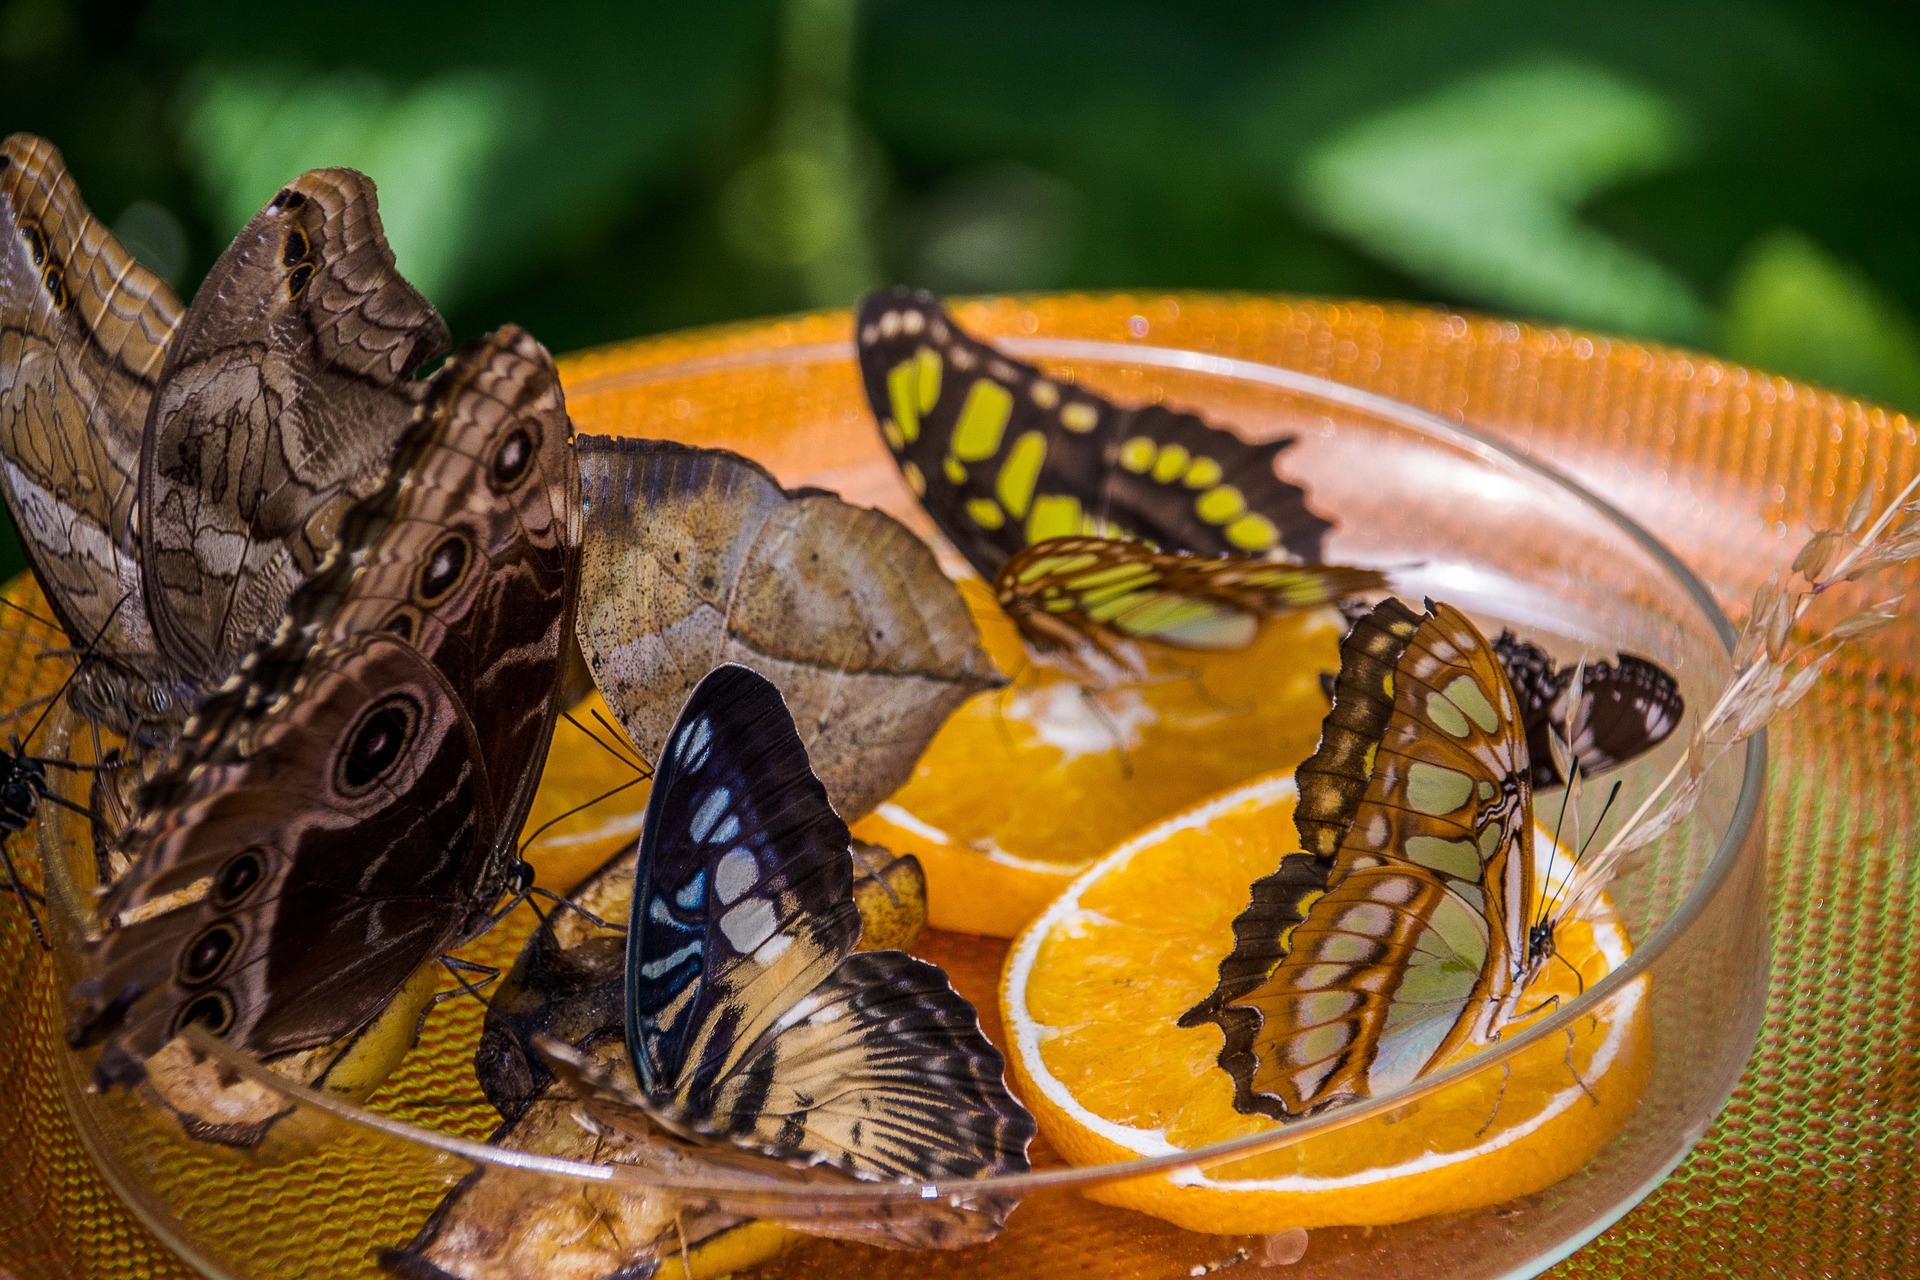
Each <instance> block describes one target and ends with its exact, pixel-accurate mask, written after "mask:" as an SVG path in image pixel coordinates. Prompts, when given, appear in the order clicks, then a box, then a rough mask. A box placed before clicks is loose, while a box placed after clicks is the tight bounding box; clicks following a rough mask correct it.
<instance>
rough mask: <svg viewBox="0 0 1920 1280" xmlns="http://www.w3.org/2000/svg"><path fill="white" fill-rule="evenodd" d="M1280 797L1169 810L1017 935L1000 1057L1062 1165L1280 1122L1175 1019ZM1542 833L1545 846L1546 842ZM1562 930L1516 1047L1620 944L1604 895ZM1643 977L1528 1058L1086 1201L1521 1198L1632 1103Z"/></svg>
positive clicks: (1258, 1216) (1249, 789) (1285, 1216)
mask: <svg viewBox="0 0 1920 1280" xmlns="http://www.w3.org/2000/svg"><path fill="white" fill-rule="evenodd" d="M1293 801H1294V789H1293V779H1292V777H1291V775H1288V774H1276V775H1270V776H1268V777H1266V778H1262V779H1258V780H1256V781H1254V782H1251V783H1248V784H1246V785H1245V786H1242V787H1240V788H1237V789H1235V790H1233V791H1231V792H1228V793H1227V794H1225V795H1223V796H1220V797H1218V798H1217V799H1214V800H1212V801H1209V802H1207V803H1205V804H1202V805H1200V806H1198V807H1196V808H1194V809H1192V810H1189V811H1188V812H1186V813H1184V814H1182V815H1180V816H1178V817H1176V818H1173V819H1170V820H1168V821H1167V822H1165V823H1163V824H1162V825H1160V826H1159V827H1156V828H1155V829H1154V830H1152V831H1149V832H1146V833H1144V834H1142V835H1140V836H1139V837H1137V838H1136V839H1134V840H1132V841H1130V842H1128V843H1127V844H1126V845H1124V846H1122V847H1121V848H1119V849H1117V850H1115V851H1114V852H1113V853H1111V854H1110V855H1108V856H1107V857H1105V858H1102V859H1101V860H1100V861H1099V862H1098V863H1096V864H1095V865H1094V866H1092V867H1090V868H1089V869H1088V870H1087V871H1086V872H1085V873H1083V874H1082V875H1081V876H1080V877H1079V878H1078V879H1077V880H1075V881H1074V882H1073V884H1072V885H1071V886H1070V887H1069V888H1068V889H1067V891H1066V892H1065V893H1064V894H1062V895H1061V896H1060V897H1059V898H1058V899H1057V900H1056V901H1055V902H1053V903H1052V904H1051V905H1050V906H1049V907H1048V908H1047V909H1046V910H1045V911H1044V912H1043V913H1042V914H1041V915H1040V916H1039V917H1037V918H1036V919H1035V920H1034V921H1033V923H1032V924H1031V925H1030V926H1029V927H1028V928H1027V930H1026V931H1025V932H1024V933H1023V934H1022V935H1021V936H1020V938H1019V939H1018V940H1017V941H1016V942H1015V943H1014V945H1013V948H1012V950H1011V951H1010V952H1009V953H1008V957H1007V967H1006V971H1005V973H1004V975H1003V978H1002V983H1001V993H1000V994H1001V1008H1002V1012H1003V1015H1004V1017H1005V1020H1006V1026H1007V1032H1008V1038H1009V1039H1010V1041H1011V1045H1010V1053H1009V1063H1010V1067H1011V1070H1012V1075H1013V1079H1014V1082H1015V1085H1016V1087H1017V1088H1018V1090H1019V1092H1020V1095H1021V1097H1022V1099H1023V1100H1025V1101H1026V1103H1027V1104H1028V1106H1029V1107H1031V1108H1032V1110H1033V1112H1034V1115H1035V1117H1036V1118H1037V1119H1038V1120H1039V1122H1040V1128H1041V1132H1042V1133H1043V1134H1045V1136H1046V1138H1047V1139H1048V1141H1050V1142H1051V1143H1052V1144H1053V1146H1054V1147H1055V1148H1056V1149H1057V1150H1059V1151H1060V1153H1061V1154H1062V1155H1063V1156H1065V1157H1066V1158H1067V1159H1068V1160H1070V1161H1072V1162H1073V1163H1075V1164H1103V1163H1109V1162H1114V1161H1122V1160H1132V1159H1138V1158H1140V1157H1143V1156H1157V1155H1163V1154H1169V1153H1173V1152H1176V1151H1182V1150H1192V1149H1194V1148H1197V1147H1202V1146H1206V1145H1209V1144H1211V1143H1216V1142H1221V1141H1224V1140H1226V1139H1229V1138H1237V1137H1240V1136H1242V1135H1245V1134H1252V1133H1259V1132H1264V1131H1268V1130H1270V1129H1272V1128H1273V1127H1274V1122H1273V1121H1271V1120H1268V1119H1266V1118H1265V1117H1262V1116H1249V1115H1243V1114H1241V1113H1240V1112H1238V1111H1236V1110H1234V1107H1233V1087H1232V1082H1231V1080H1230V1079H1229V1077H1228V1075H1227V1073H1226V1072H1225V1071H1224V1070H1222V1069H1221V1068H1220V1067H1219V1066H1218V1064H1217V1061H1216V1059H1217V1056H1218V1054H1219V1051H1220V1044H1221V1040H1220V1032H1219V1030H1218V1029H1217V1028H1215V1027H1213V1026H1212V1025H1204V1026H1201V1027H1196V1028H1190V1029H1183V1028H1181V1027H1179V1026H1178V1025H1176V1024H1177V1021H1178V1019H1179V1018H1180V1016H1181V1014H1183V1013H1184V1012H1185V1011H1186V1010H1187V1009H1189V1008H1191V1007H1192V1006H1193V1005H1194V1004H1195V1003H1197V1002H1198V1001H1199V1000H1200V999H1201V998H1202V997H1203V996H1205V995H1206V994H1207V993H1208V992H1210V991H1212V990H1213V987H1214V984H1215V981H1216V979H1217V976H1218V968H1219V964H1220V961H1221V959H1222V958H1223V957H1224V956H1225V955H1226V953H1227V952H1228V951H1229V950H1230V949H1231V947H1232V944H1233V927H1232V926H1233V919H1234V917H1235V916H1236V915H1238V914H1239V912H1240V911H1241V910H1242V908H1244V907H1245V905H1246V902H1247V897H1248V889H1249V886H1250V885H1251V884H1252V883H1253V881H1254V880H1256V879H1258V878H1259V877H1260V876H1262V875H1265V874H1266V873H1268V872H1269V871H1271V870H1272V869H1273V868H1274V867H1275V866H1277V865H1278V864H1279V861H1280V859H1281V858H1282V857H1283V856H1284V855H1285V854H1286V853H1288V852H1289V851H1291V850H1292V849H1293V848H1294V847H1295V839H1294V826H1293ZM1538 843H1539V845H1540V846H1541V848H1542V849H1545V848H1547V847H1549V843H1548V840H1547V837H1546V836H1545V835H1544V834H1542V835H1541V836H1540V837H1539V841H1538ZM1565 861H1566V860H1565V859H1564V858H1562V859H1561V860H1560V862H1561V863H1562V864H1564V863H1565ZM1555 939H1556V946H1557V951H1558V955H1559V957H1560V960H1564V961H1565V962H1566V963H1564V964H1563V963H1560V960H1555V961H1552V962H1550V963H1549V964H1548V965H1547V966H1546V968H1545V971H1544V972H1543V973H1542V974H1541V975H1540V977H1539V978H1537V979H1536V980H1535V982H1534V983H1533V984H1532V986H1530V987H1529V989H1528V991H1527V993H1526V997H1525V999H1524V1000H1523V1001H1522V1002H1521V1004H1520V1008H1521V1010H1522V1011H1523V1013H1524V1014H1525V1015H1526V1016H1525V1017H1524V1018H1522V1019H1520V1020H1517V1021H1516V1022H1515V1023H1514V1024H1512V1026H1511V1027H1510V1028H1509V1029H1508V1030H1507V1032H1506V1035H1507V1036H1509V1037H1511V1036H1513V1035H1515V1034H1517V1033H1518V1031H1519V1030H1520V1029H1522V1028H1523V1027H1524V1026H1526V1025H1528V1024H1529V1023H1530V1022H1531V1021H1532V1020H1535V1019H1538V1018H1542V1017H1545V1016H1548V1014H1549V1012H1550V1011H1551V1010H1552V1009H1553V1008H1556V1007H1557V1004H1556V998H1557V1001H1558V1002H1560V1003H1564V1002H1567V1001H1570V1000H1572V999H1573V998H1574V997H1575V996H1576V995H1577V994H1578V993H1579V991H1580V990H1582V989H1583V984H1584V986H1585V987H1591V986H1592V985H1593V983H1594V982H1596V981H1597V980H1598V979H1599V978H1601V977H1602V976H1604V975H1605V974H1606V973H1607V972H1609V971H1610V970H1611V969H1613V968H1614V967H1616V966H1618V965H1619V964H1620V963H1621V962H1622V961H1623V960H1625V958H1626V956H1627V954H1628V952H1629V950H1630V947H1629V943H1628V940H1627V935H1626V932H1625V930H1624V929H1623V928H1622V926H1621V924H1620V922H1619V920H1618V918H1617V917H1616V915H1615V913H1614V911H1613V908H1612V905H1611V904H1610V903H1608V902H1606V901H1604V900H1603V901H1602V902H1600V903H1599V904H1598V905H1597V906H1596V907H1595V908H1594V909H1593V910H1592V911H1590V912H1589V913H1588V914H1587V915H1586V917H1585V918H1583V919H1580V920H1573V921H1568V922H1566V923H1563V924H1561V925H1560V926H1559V927H1558V928H1557V930H1556V932H1555ZM1576 975H1577V976H1576ZM1645 985H1646V984H1645V979H1641V980H1640V981H1639V982H1636V983H1632V984H1629V985H1628V986H1627V987H1626V988H1625V989H1624V991H1623V992H1622V993H1620V994H1619V995H1617V996H1616V997H1614V998H1612V999H1610V1000H1609V1001H1608V1002H1607V1005H1606V1007H1605V1008H1603V1009H1601V1010H1599V1011H1598V1012H1597V1013H1596V1014H1595V1015H1594V1016H1593V1017H1590V1018H1583V1019H1581V1020H1580V1021H1579V1022H1577V1023H1576V1024H1575V1026H1574V1027H1573V1029H1572V1032H1571V1034H1570V1035H1563V1036H1549V1037H1546V1038H1545V1039H1543V1040H1542V1041H1541V1042H1540V1043H1538V1044H1536V1045H1533V1046H1530V1047H1529V1048H1528V1049H1526V1050H1523V1051H1522V1052H1521V1053H1520V1054H1518V1055H1517V1056H1516V1057H1514V1058H1513V1059H1511V1060H1510V1064H1509V1065H1510V1068H1511V1069H1510V1071H1502V1070H1500V1069H1499V1068H1491V1069H1489V1070H1487V1071H1483V1072H1479V1073H1476V1074H1475V1075H1473V1076H1470V1077H1469V1078H1467V1079H1465V1080H1463V1081H1461V1082H1459V1083H1457V1084H1455V1085H1453V1086H1449V1087H1447V1088H1445V1089H1443V1090H1441V1091H1439V1092H1437V1093H1434V1094H1430V1095H1428V1096H1426V1097H1424V1098H1420V1099H1417V1100H1415V1101H1413V1102H1410V1103H1408V1104H1407V1105H1405V1106H1403V1107H1400V1108H1398V1109H1396V1110H1394V1111H1393V1112H1391V1113H1389V1114H1387V1115H1384V1116H1377V1117H1371V1118H1369V1119H1366V1120H1362V1121H1358V1122H1356V1123H1353V1124H1350V1125H1348V1126H1346V1127H1343V1128H1338V1129H1334V1130H1331V1131H1328V1132H1324V1133H1320V1134H1316V1135H1314V1136H1311V1137H1308V1138H1305V1139H1303V1140H1301V1141H1299V1142H1296V1143H1294V1144H1292V1145H1290V1146H1285V1147H1281V1148H1279V1149H1278V1150H1274V1151H1269V1152H1265V1153H1262V1154H1260V1155H1257V1156H1251V1157H1244V1158H1241V1159H1239V1160H1237V1161H1234V1162H1233V1163H1230V1164H1219V1165H1215V1166H1213V1167H1211V1168H1209V1169H1206V1170H1203V1171H1197V1172H1195V1171H1189V1172H1181V1173H1175V1174H1172V1175H1158V1176H1150V1177H1142V1178H1135V1179H1130V1180H1128V1181H1125V1182H1119V1183H1111V1184H1106V1185H1102V1186H1098V1187H1094V1188H1091V1189H1089V1190H1088V1191H1087V1192H1086V1194H1087V1195H1088V1196H1090V1197H1092V1198H1094V1199H1096V1200H1100V1201H1104V1202H1106V1203H1109V1204H1115V1205H1119V1206H1121V1207H1124V1208H1131V1209H1138V1210H1140V1211H1142V1212H1145V1213H1150V1214H1154V1215H1155V1216H1157V1217H1161V1218H1165V1219H1167V1220H1168V1221H1171V1222H1174V1223H1176V1224H1178V1225H1180V1226H1183V1227H1186V1228H1188V1229H1189V1230H1194V1231H1208V1232H1220V1233H1234V1234H1238V1233H1248V1234H1264V1233H1271V1232H1277V1231H1283V1230H1287V1229H1289V1228H1293V1227H1306V1228H1314V1227H1323V1226H1377V1225H1384V1224H1388V1223H1395V1222H1405V1221H1409V1220H1411V1219H1414V1218H1421V1217H1426V1216H1428V1215H1430V1214H1437V1213H1449V1212H1457V1211H1460V1210H1465V1209H1472V1208H1478V1207H1481V1206H1485V1205H1490V1204H1498V1203H1501V1202H1503V1201H1506V1200H1511V1199H1513V1198H1515V1197H1517V1196H1522V1195H1529V1194H1532V1193H1533V1192H1536V1191H1539V1190H1542V1189H1544V1188H1545V1187H1548V1186H1551V1185H1552V1184H1553V1183H1555V1182H1557V1181H1559V1180H1560V1179H1562V1178H1564V1177H1566V1176H1567V1175H1569V1174H1571V1173H1573V1172H1574V1171H1575V1170H1576V1169H1578V1168H1579V1167H1580V1166H1581V1165H1582V1164H1584V1163H1585V1162H1586V1161H1587V1160H1588V1159H1590V1158H1591V1157H1592V1156H1593V1155H1594V1153H1595V1152H1597V1151H1598V1150H1599V1149H1600V1148H1601V1147H1602V1146H1604V1145H1605V1144H1606V1142H1607V1141H1608V1139H1609V1138H1611V1137H1612V1135H1613V1134H1614V1133H1615V1132H1616V1131H1617V1130H1618V1129H1619V1127H1620V1126H1621V1124H1622V1123H1624V1122H1625V1120H1626V1117H1627V1115H1628V1113H1629V1112H1630V1111H1631V1110H1632V1108H1633V1106H1634V1103H1635V1101H1636V1100H1637V1099H1638V1097H1639V1095H1640V1092H1641V1090H1642V1088H1643V1087H1644V1085H1645V1082H1646V1078H1647V1073H1648V1071H1649V1068H1650V1066H1651V1061H1652V1045H1651V1038H1650V1032H1649V1028H1648V1023H1647V1011H1646V1008H1645V1004H1646V1000H1645V995H1646V990H1645ZM1472 1052H1473V1050H1472V1049H1471V1047H1470V1048H1469V1049H1468V1050H1467V1051H1466V1052H1465V1053H1463V1054H1462V1055H1461V1056H1463V1057H1464V1056H1468V1055H1470V1054H1471V1053H1472Z"/></svg>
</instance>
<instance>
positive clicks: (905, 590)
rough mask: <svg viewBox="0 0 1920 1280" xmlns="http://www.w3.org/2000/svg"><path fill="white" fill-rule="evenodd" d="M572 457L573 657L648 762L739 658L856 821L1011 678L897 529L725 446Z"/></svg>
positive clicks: (914, 541)
mask: <svg viewBox="0 0 1920 1280" xmlns="http://www.w3.org/2000/svg"><path fill="white" fill-rule="evenodd" d="M578 452H579V459H580V484H581V500H582V504H583V506H584V510H585V515H584V520H585V533H584V535H583V542H582V546H581V553H580V574H581V584H582V585H581V595H582V598H583V599H584V601H585V602H586V603H585V606H584V607H583V608H582V609H581V610H580V616H579V620H578V623H577V630H578V634H579V640H580V649H581V652H582V653H584V654H585V655H586V659H587V664H588V666H589V667H591V668H592V671H593V678H594V682H595V683H596V684H597V685H598V686H599V688H600V692H601V693H602V694H603V695H604V696H605V697H606V700H607V703H608V705H610V706H611V707H612V708H613V711H614V714H615V715H616V716H618V717H619V719H620V723H621V726H622V727H623V728H624V729H625V730H626V731H627V735H628V737H630V738H631V739H632V740H633V743H634V745H635V746H637V747H639V748H640V750H641V751H642V752H643V753H644V754H645V755H646V756H647V757H648V758H649V759H655V758H657V757H658V756H659V753H660V750H661V746H662V744H663V743H664V742H665V741H666V737H667V731H668V729H669V728H671V727H672V724H673V717H674V715H675V713H676V712H677V711H678V710H679V709H680V707H681V705H682V704H683V703H684V702H685V701H686V698H687V695H688V694H689V693H691V692H692V691H693V688H694V686H695V685H696V684H697V683H698V682H699V681H700V679H701V678H702V677H703V676H705V675H706V674H707V672H708V671H710V670H712V669H713V667H715V666H716V665H718V664H719V663H722V662H739V663H743V664H746V665H748V666H751V667H753V668H754V669H755V670H757V671H760V672H762V673H763V674H765V675H766V676H767V677H768V678H769V679H771V680H772V681H773V682H774V683H775V684H776V685H777V686H778V687H779V689H780V691H781V693H782V694H783V695H784V696H785V697H786V699H787V702H788V704H789V705H790V706H791V707H792V708H793V712H794V718H795V719H796V720H798V721H799V723H800V725H801V733H802V738H803V741H804V742H805V743H806V747H807V751H808V753H809V755H810V756H811V758H812V761H813V767H814V768H815V769H816V770H817V771H818V774H819V776H820V779H821V781H822V782H824V783H825V784H826V787H827V794H828V795H829V796H831V797H832V799H833V803H834V805H835V806H836V807H837V808H838V809H839V811H840V812H841V813H842V814H845V815H848V816H849V817H853V818H858V817H860V816H862V815H864V814H865V813H867V812H868V811H869V810H871V809H872V808H873V807H874V805H876V804H878V803H879V802H880V801H881V800H883V799H885V798H886V797H887V796H888V795H890V794H892V793H893V792H894V791H895V790H896V789H898V788H899V787H900V785H901V784H902V783H904V782H905V781H906V780H907V776H908V775H909V774H910V773H911V772H912V770H913V766H914V762H915V761H917V760H918V759H919V758H920V753H921V752H922V751H924V750H925V749H926V746H927V743H928V741H929V740H931V739H932V737H933V734H934V731H935V730H937V729H938V728H939V727H940V725H941V723H942V722H943V721H944V720H945V719H946V718H947V715H948V714H949V713H950V712H951V711H952V710H953V709H954V708H955V707H957V706H959V705H960V703H962V702H964V701H965V700H966V699H967V698H968V697H970V696H971V695H973V694H975V693H978V692H979V691H981V690H983V689H991V688H994V687H996V686H998V685H1000V684H1002V683H1004V681H1003V680H1002V678H1001V676H1000V673H999V672H998V671H997V670H996V669H995V668H994V665H993V661H992V659H990V658H989V657H987V655H986V652H985V651H984V650H983V649H982V648H981V647H980V633H979V631H978V630H977V629H976V628H975V627H974V625H973V619H972V618H971V616H969V615H968V613H967V608H966V604H965V602H964V601H963V600H962V599H961V596H960V592H959V591H958V589H956V588H955V587H954V585H953V583H952V582H950V581H948V580H947V577H946V575H945V574H943V573H941V572H940V566H939V564H938V563H937V562H936V561H935V560H934V557H933V552H932V551H930V550H929V549H928V548H927V546H926V544H925V543H923V542H921V541H920V539H918V538H916V537H915V536H914V535H913V534H912V533H911V532H909V531H908V530H907V529H906V527H905V526H903V525H901V524H900V523H899V522H898V521H897V520H895V519H893V518H892V517H891V516H888V515H885V514H883V513H881V512H878V511H870V510H868V509H866V508H864V507H856V506H853V505H851V504H849V503H845V502H842V501H841V500H840V499H839V498H837V497H835V496H834V495H833V494H831V493H827V492H824V491H823V490H819V489H801V490H796V491H788V490H786V489H783V488H781V487H780V485H779V484H778V483H777V482H776V481H775V480H774V478H773V477H772V476H771V475H769V474H768V473H767V472H766V470H765V469H764V468H762V467H761V466H760V465H759V464H757V463H754V462H751V461H749V460H748V459H746V458H742V457H740V456H739V455H738V454H733V453H728V452H726V451H725V450H721V449H695V448H690V447H688V446H686V445H680V444H672V443H669V442H666V441H660V440H630V439H616V438H609V437H605V436H583V437H581V439H580V442H579V450H578Z"/></svg>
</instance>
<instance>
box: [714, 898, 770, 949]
mask: <svg viewBox="0 0 1920 1280" xmlns="http://www.w3.org/2000/svg"><path fill="white" fill-rule="evenodd" d="M776 923H777V921H776V920H775V919H774V915H773V904H772V903H771V902H768V901H767V900H766V899H765V898H749V899H747V900H746V901H745V902H743V903H741V904H740V905H739V906H737V907H735V908H734V909H733V910H731V911H729V912H727V914H725V915H723V916H721V917H720V932H721V933H724V934H726V935H727V941H728V942H729V943H731V944H732V945H733V949H734V950H735V951H737V952H739V953H740V954H741V955H743V956H744V955H751V954H753V952H754V951H756V950H758V949H759V947H760V944H761V943H763V942H765V941H766V940H767V939H768V938H771V937H772V936H773V929H774V925H775V924H776Z"/></svg>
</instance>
